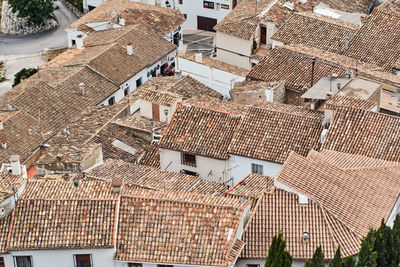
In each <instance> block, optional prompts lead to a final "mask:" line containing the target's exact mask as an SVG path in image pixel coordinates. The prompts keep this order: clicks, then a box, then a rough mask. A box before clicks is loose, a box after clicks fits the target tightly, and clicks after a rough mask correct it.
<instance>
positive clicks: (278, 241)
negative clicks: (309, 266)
mask: <svg viewBox="0 0 400 267" xmlns="http://www.w3.org/2000/svg"><path fill="white" fill-rule="evenodd" d="M285 247H286V241H285V240H284V239H283V237H282V232H279V233H278V235H275V236H274V237H273V239H272V242H271V246H270V247H269V249H268V256H267V259H266V261H265V265H264V266H265V267H290V266H292V261H293V258H292V256H291V255H290V253H289V252H288V251H287V250H285Z"/></svg>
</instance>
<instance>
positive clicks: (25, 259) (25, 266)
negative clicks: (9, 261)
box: [14, 256, 33, 267]
mask: <svg viewBox="0 0 400 267" xmlns="http://www.w3.org/2000/svg"><path fill="white" fill-rule="evenodd" d="M14 262H15V266H16V267H33V263H32V256H15V257H14Z"/></svg>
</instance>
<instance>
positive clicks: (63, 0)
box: [60, 0, 85, 19]
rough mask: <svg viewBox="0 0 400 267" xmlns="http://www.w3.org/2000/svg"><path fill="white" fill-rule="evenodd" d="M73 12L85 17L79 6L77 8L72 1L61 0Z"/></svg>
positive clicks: (79, 16)
mask: <svg viewBox="0 0 400 267" xmlns="http://www.w3.org/2000/svg"><path fill="white" fill-rule="evenodd" d="M60 1H61V2H62V3H63V4H64V5H65V6H66V7H67V8H68V9H69V10H70V11H71V12H72V14H74V15H75V16H77V17H78V19H79V18H81V17H83V15H85V14H83V13H82V12H81V11H80V10H79V9H78V8H76V7H75V6H73V5H72V4H71V3H70V2H68V1H66V0H60Z"/></svg>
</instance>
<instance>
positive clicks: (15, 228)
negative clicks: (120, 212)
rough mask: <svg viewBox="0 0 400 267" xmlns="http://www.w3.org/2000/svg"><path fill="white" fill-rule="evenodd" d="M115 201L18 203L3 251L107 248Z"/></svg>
mask: <svg viewBox="0 0 400 267" xmlns="http://www.w3.org/2000/svg"><path fill="white" fill-rule="evenodd" d="M116 208H117V201H116V200H99V199H96V200H56V199H53V200H45V199H20V200H19V201H18V205H17V206H16V208H15V210H14V212H13V215H12V231H11V234H10V239H9V242H8V244H7V250H11V251H14V250H37V249H73V248H79V249H83V248H111V247H113V243H114V242H113V236H114V231H115V225H114V223H115V220H116Z"/></svg>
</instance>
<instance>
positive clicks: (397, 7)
mask: <svg viewBox="0 0 400 267" xmlns="http://www.w3.org/2000/svg"><path fill="white" fill-rule="evenodd" d="M377 9H379V10H382V9H383V10H386V11H392V12H398V13H399V12H400V2H399V0H388V1H385V2H384V3H383V4H382V5H380V6H378V7H377Z"/></svg>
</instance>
